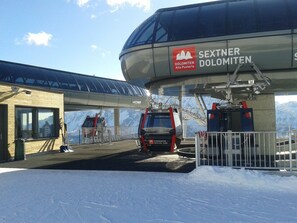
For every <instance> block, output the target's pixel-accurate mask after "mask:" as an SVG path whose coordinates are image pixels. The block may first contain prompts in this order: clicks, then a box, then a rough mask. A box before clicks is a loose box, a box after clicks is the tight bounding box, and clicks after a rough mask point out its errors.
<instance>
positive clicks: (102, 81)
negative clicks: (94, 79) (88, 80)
mask: <svg viewBox="0 0 297 223" xmlns="http://www.w3.org/2000/svg"><path fill="white" fill-rule="evenodd" d="M100 83H101V85H102V87H103V89H104V92H105V93H107V94H111V89H110V87H109V86H108V82H107V81H106V80H105V79H101V80H100Z"/></svg>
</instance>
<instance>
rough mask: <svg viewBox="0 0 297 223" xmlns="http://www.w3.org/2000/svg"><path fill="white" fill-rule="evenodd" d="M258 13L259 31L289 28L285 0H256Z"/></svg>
mask: <svg viewBox="0 0 297 223" xmlns="http://www.w3.org/2000/svg"><path fill="white" fill-rule="evenodd" d="M257 6H258V13H259V16H258V17H259V21H258V23H259V31H271V30H281V29H288V28H289V21H288V16H287V10H286V4H285V1H281V0H278V1H276V0H266V1H257Z"/></svg>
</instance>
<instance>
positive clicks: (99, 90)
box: [93, 78, 105, 93]
mask: <svg viewBox="0 0 297 223" xmlns="http://www.w3.org/2000/svg"><path fill="white" fill-rule="evenodd" d="M93 84H94V85H95V86H96V88H97V92H98V93H104V92H105V90H104V88H103V86H102V84H101V81H100V80H99V79H98V78H94V81H93Z"/></svg>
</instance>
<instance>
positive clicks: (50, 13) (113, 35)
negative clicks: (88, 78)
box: [0, 0, 210, 80]
mask: <svg viewBox="0 0 297 223" xmlns="http://www.w3.org/2000/svg"><path fill="white" fill-rule="evenodd" d="M205 1H210V0H200V1H199V0H1V1H0V27H1V32H0V60H5V61H11V62H17V63H24V64H30V65H36V66H41V67H47V68H53V69H58V70H65V71H71V72H77V73H82V74H89V75H96V76H100V77H106V78H113V79H119V80H124V77H123V75H122V72H121V66H120V61H119V59H118V58H119V54H120V52H121V49H122V47H123V45H124V43H125V41H126V40H127V38H128V37H129V35H130V34H131V33H132V32H133V30H134V29H135V28H136V27H137V26H138V25H140V24H141V23H142V22H143V21H144V20H145V19H146V18H148V17H149V16H150V15H152V14H153V13H154V12H155V11H156V10H157V9H159V8H164V7H171V6H179V5H185V4H193V3H198V2H205Z"/></svg>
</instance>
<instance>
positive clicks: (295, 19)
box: [123, 0, 297, 50]
mask: <svg viewBox="0 0 297 223" xmlns="http://www.w3.org/2000/svg"><path fill="white" fill-rule="evenodd" d="M296 11H297V1H296V0H286V1H283V0H280V1H277V0H229V1H215V2H208V3H200V4H193V5H186V6H179V7H173V8H164V9H159V10H158V11H156V13H155V14H154V15H152V16H151V17H150V18H148V19H147V20H146V21H144V22H143V23H142V24H141V25H140V26H139V27H138V28H137V29H136V30H135V31H134V32H133V33H132V34H131V36H130V37H129V39H128V40H127V41H126V43H125V45H124V47H123V50H126V49H129V48H132V47H135V46H141V45H146V44H154V43H165V42H172V41H183V40H191V39H199V38H209V37H217V36H227V35H237V34H246V33H257V32H266V31H276V30H287V29H293V28H296V27H297V13H296Z"/></svg>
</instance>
